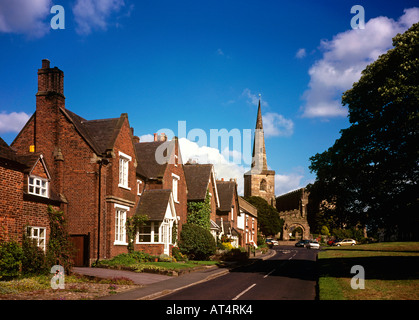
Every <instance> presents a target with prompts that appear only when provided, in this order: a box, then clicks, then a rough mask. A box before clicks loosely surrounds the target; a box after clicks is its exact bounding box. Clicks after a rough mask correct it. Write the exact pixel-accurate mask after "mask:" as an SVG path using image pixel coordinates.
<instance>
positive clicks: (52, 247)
mask: <svg viewBox="0 0 419 320" xmlns="http://www.w3.org/2000/svg"><path fill="white" fill-rule="evenodd" d="M47 211H48V218H49V226H50V230H51V233H50V237H49V241H48V245H47V254H46V263H47V266H48V268H51V267H52V266H54V265H61V266H62V267H63V268H64V270H65V272H66V273H69V272H70V270H71V268H72V265H73V262H72V257H73V254H74V247H73V244H72V243H71V241H70V236H69V234H68V231H67V221H66V219H65V216H64V212H63V211H61V210H55V209H54V208H52V207H51V206H48V210H47Z"/></svg>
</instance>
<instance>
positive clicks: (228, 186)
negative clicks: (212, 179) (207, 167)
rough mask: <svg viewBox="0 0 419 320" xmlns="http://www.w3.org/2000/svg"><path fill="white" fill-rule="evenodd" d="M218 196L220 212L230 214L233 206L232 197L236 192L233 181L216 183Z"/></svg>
mask: <svg viewBox="0 0 419 320" xmlns="http://www.w3.org/2000/svg"><path fill="white" fill-rule="evenodd" d="M217 189H218V196H219V198H220V208H219V209H218V211H220V212H230V210H231V206H232V205H233V196H234V192H236V182H235V181H217Z"/></svg>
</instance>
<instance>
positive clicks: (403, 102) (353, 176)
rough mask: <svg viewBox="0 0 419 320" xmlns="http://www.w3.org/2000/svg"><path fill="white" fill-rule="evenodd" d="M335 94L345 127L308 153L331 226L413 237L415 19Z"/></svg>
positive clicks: (417, 153)
mask: <svg viewBox="0 0 419 320" xmlns="http://www.w3.org/2000/svg"><path fill="white" fill-rule="evenodd" d="M393 46H394V48H393V49H390V50H389V51H388V52H387V53H386V54H383V55H381V56H380V57H379V58H378V59H377V60H376V61H375V62H373V63H372V64H370V65H368V66H367V67H366V69H365V70H364V71H363V72H362V76H361V78H360V80H359V81H358V82H356V83H354V85H353V87H352V88H351V89H350V90H348V91H346V92H345V93H344V94H343V96H342V104H343V105H347V106H348V111H349V122H350V123H351V125H350V127H349V128H347V129H343V130H341V137H340V138H339V139H337V140H336V142H335V144H334V145H333V146H332V147H330V148H329V149H328V150H326V151H325V152H323V153H321V154H316V155H315V156H313V157H311V158H310V160H311V165H310V170H311V171H312V172H315V173H316V175H317V176H316V180H315V182H314V184H313V186H312V187H311V190H310V191H311V192H312V193H315V195H314V197H315V198H316V199H317V200H319V199H323V200H326V201H325V202H324V203H326V204H327V205H328V207H327V208H326V210H325V212H327V215H328V216H329V217H333V219H332V220H334V221H335V222H336V225H334V226H331V227H342V226H356V225H362V226H364V225H367V226H369V227H370V228H371V227H375V228H378V227H386V228H389V227H393V229H394V226H396V225H397V226H398V227H399V228H400V229H403V230H405V231H408V232H410V233H411V234H414V236H415V237H416V238H418V237H419V234H418V232H419V231H418V230H419V222H418V218H417V217H418V216H417V212H419V207H418V197H417V195H418V194H419V190H418V182H419V179H418V178H419V170H418V163H419V144H418V140H419V137H418V133H419V130H418V128H419V127H418V123H419V23H416V24H414V25H413V26H412V27H411V28H410V29H409V30H408V31H406V32H405V33H404V34H398V35H397V36H396V37H394V38H393Z"/></svg>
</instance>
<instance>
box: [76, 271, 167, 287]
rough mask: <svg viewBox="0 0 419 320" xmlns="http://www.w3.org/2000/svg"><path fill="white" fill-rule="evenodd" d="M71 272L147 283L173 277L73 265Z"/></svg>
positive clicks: (141, 283)
mask: <svg viewBox="0 0 419 320" xmlns="http://www.w3.org/2000/svg"><path fill="white" fill-rule="evenodd" d="M73 272H74V273H78V274H83V275H86V276H94V277H98V278H109V279H112V278H122V277H123V278H128V279H131V280H132V281H133V282H134V283H135V284H140V285H149V284H152V283H156V282H160V281H165V280H169V279H172V278H173V277H170V276H165V275H161V274H153V273H140V272H133V271H124V270H113V269H105V268H84V267H73Z"/></svg>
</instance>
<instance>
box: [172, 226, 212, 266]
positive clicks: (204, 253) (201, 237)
mask: <svg viewBox="0 0 419 320" xmlns="http://www.w3.org/2000/svg"><path fill="white" fill-rule="evenodd" d="M179 249H180V251H181V252H182V253H183V254H186V255H187V256H188V258H189V259H191V260H208V259H209V257H210V256H211V255H213V254H214V253H215V250H216V246H215V240H214V238H213V236H212V235H211V233H210V232H209V231H208V230H206V229H204V228H202V227H200V226H197V225H194V224H189V223H186V224H184V225H183V227H182V232H181V233H180V241H179Z"/></svg>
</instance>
